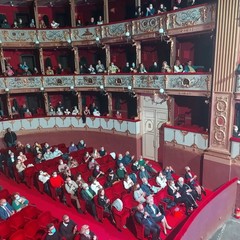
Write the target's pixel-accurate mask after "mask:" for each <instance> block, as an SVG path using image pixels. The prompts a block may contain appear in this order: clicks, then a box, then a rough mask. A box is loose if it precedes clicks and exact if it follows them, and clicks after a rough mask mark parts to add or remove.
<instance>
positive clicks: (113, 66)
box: [108, 62, 120, 74]
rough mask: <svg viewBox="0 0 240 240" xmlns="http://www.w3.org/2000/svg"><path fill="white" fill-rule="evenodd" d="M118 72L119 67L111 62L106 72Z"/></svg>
mask: <svg viewBox="0 0 240 240" xmlns="http://www.w3.org/2000/svg"><path fill="white" fill-rule="evenodd" d="M118 72H120V69H119V68H118V67H117V66H116V65H115V64H114V63H113V62H112V63H111V65H110V66H109V67H108V73H111V74H114V73H118Z"/></svg>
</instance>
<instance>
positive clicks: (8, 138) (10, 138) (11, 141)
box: [4, 128, 17, 147]
mask: <svg viewBox="0 0 240 240" xmlns="http://www.w3.org/2000/svg"><path fill="white" fill-rule="evenodd" d="M4 141H5V143H6V144H7V147H15V146H16V143H17V142H16V141H17V135H16V133H15V132H12V131H11V128H7V132H6V133H5V135H4Z"/></svg>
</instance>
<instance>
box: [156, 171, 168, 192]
mask: <svg viewBox="0 0 240 240" xmlns="http://www.w3.org/2000/svg"><path fill="white" fill-rule="evenodd" d="M156 183H157V185H158V186H160V187H161V188H162V189H163V188H165V187H166V186H167V179H166V176H164V175H163V173H162V171H160V172H159V174H158V176H157V177H156Z"/></svg>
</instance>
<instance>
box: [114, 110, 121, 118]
mask: <svg viewBox="0 0 240 240" xmlns="http://www.w3.org/2000/svg"><path fill="white" fill-rule="evenodd" d="M115 117H116V118H118V119H120V118H122V114H121V113H120V112H119V111H116V114H115Z"/></svg>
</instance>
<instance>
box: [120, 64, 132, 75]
mask: <svg viewBox="0 0 240 240" xmlns="http://www.w3.org/2000/svg"><path fill="white" fill-rule="evenodd" d="M130 71H131V70H130V65H129V62H126V65H125V66H124V67H123V69H122V72H124V73H130Z"/></svg>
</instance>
